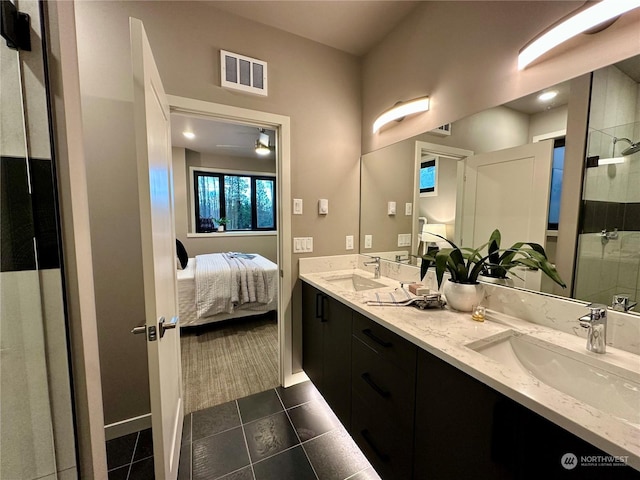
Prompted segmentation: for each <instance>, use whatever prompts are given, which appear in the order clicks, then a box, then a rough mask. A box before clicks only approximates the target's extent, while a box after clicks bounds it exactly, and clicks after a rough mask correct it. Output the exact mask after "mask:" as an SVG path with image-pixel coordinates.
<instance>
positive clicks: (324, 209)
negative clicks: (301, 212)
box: [318, 198, 329, 215]
mask: <svg viewBox="0 0 640 480" xmlns="http://www.w3.org/2000/svg"><path fill="white" fill-rule="evenodd" d="M328 213H329V200H327V199H326V198H321V199H320V200H318V214H319V215H327V214H328Z"/></svg>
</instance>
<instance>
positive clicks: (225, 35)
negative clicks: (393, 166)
mask: <svg viewBox="0 0 640 480" xmlns="http://www.w3.org/2000/svg"><path fill="white" fill-rule="evenodd" d="M582 3H583V2H582V1H575V2H538V1H536V2H533V1H531V2H424V3H423V4H422V5H420V6H419V7H418V9H417V10H416V11H415V12H413V13H412V15H410V16H409V17H408V18H407V19H405V21H403V22H401V24H400V25H399V26H398V27H397V28H396V29H395V30H394V31H393V32H392V33H391V34H390V35H389V36H387V37H386V38H385V40H384V41H383V42H381V43H380V44H379V45H378V46H377V47H376V48H375V49H374V50H373V51H372V52H370V53H369V54H368V55H366V57H364V59H362V60H360V59H358V58H355V57H353V56H350V55H348V54H345V53H342V52H339V51H337V50H335V49H332V48H328V47H325V46H321V45H318V44H316V43H314V42H311V41H308V40H305V39H302V38H300V37H296V36H294V35H290V34H287V33H284V32H281V31H278V30H275V29H272V28H269V27H266V26H263V25H260V24H258V23H254V22H251V21H247V20H244V19H241V18H238V17H235V16H233V15H229V14H226V13H222V12H220V11H218V10H216V9H215V8H214V7H211V6H210V5H208V4H204V2H203V3H199V2H143V1H141V2H108V1H107V2H99V1H95V2H93V1H92V2H79V3H78V4H77V12H76V13H77V15H76V18H77V24H78V27H77V29H78V43H79V59H80V75H81V88H82V95H83V98H82V100H83V115H84V125H85V147H86V153H87V158H88V164H87V175H88V187H89V188H88V189H89V201H90V208H91V221H92V226H91V229H92V232H91V233H92V248H93V253H94V255H93V263H94V271H95V281H96V309H97V315H98V330H99V341H100V354H101V360H102V363H103V370H102V373H103V388H104V403H105V420H106V422H107V423H110V422H114V421H118V420H122V419H125V418H129V417H133V416H136V415H141V414H144V413H147V412H148V411H149V406H148V392H147V390H146V387H145V385H146V381H147V378H146V358H145V346H144V344H143V341H142V340H141V339H139V338H135V337H133V336H132V335H130V334H129V330H130V329H131V327H132V326H134V325H135V324H137V323H138V322H139V321H141V319H142V318H143V316H144V315H143V313H144V312H143V303H142V274H141V258H140V252H139V219H138V213H137V186H136V181H135V169H136V167H135V154H134V153H135V150H134V144H133V121H132V106H131V99H132V88H131V67H130V54H129V33H128V17H129V16H130V15H131V16H135V17H137V18H140V19H141V20H142V21H143V22H144V24H145V27H146V29H147V33H148V35H149V38H150V43H151V45H152V48H153V51H154V55H155V56H156V60H157V63H158V68H159V71H160V75H161V77H162V78H163V81H164V84H165V89H166V91H167V93H170V94H174V95H180V96H185V97H191V98H195V99H200V100H207V101H212V102H218V103H223V104H229V105H234V106H238V107H244V108H250V109H255V110H262V111H268V112H272V113H277V114H282V115H288V116H290V117H291V137H292V145H291V158H292V172H291V181H292V196H293V197H294V198H302V199H303V200H304V205H305V209H304V212H305V213H304V215H301V216H297V215H296V216H294V217H293V218H292V234H293V236H311V237H314V249H315V250H314V252H313V253H311V254H308V255H309V256H316V255H331V254H340V253H346V250H345V235H357V234H358V218H359V156H360V152H361V150H362V151H366V152H368V151H372V150H374V149H376V148H379V147H381V146H385V145H390V144H392V143H394V142H396V141H398V140H402V139H406V138H409V137H411V136H414V135H416V134H418V133H420V132H423V131H425V130H429V129H432V128H435V127H437V126H438V125H441V124H443V123H447V122H451V121H454V120H456V119H458V118H462V117H464V116H467V115H470V114H472V113H474V112H478V111H480V110H483V109H485V108H487V107H490V106H494V105H497V104H502V103H505V102H506V101H509V100H512V99H515V98H517V97H520V96H523V95H525V94H528V93H531V92H533V91H535V90H538V89H540V88H541V87H543V86H546V85H549V84H555V83H558V82H560V81H563V80H566V79H568V78H571V77H574V76H576V75H579V74H581V73H585V72H588V71H592V70H595V69H597V68H599V67H601V66H602V65H604V64H609V63H612V62H614V61H617V60H620V59H623V58H626V57H629V56H631V55H634V54H637V53H640V45H638V43H637V21H638V18H639V17H640V13H638V12H633V13H631V14H629V15H625V16H623V17H622V18H621V19H620V20H618V21H617V22H616V23H615V24H614V25H613V26H612V27H610V28H609V29H607V30H605V31H603V32H601V33H599V34H598V35H597V36H588V38H580V39H578V40H576V42H574V44H573V45H572V48H570V49H568V51H564V52H563V53H561V54H556V55H553V56H551V58H549V59H546V61H545V62H541V63H540V64H539V65H535V66H534V67H532V68H530V69H528V70H526V71H525V72H517V71H516V68H515V58H516V55H517V52H518V50H519V49H520V48H521V47H522V46H523V45H524V44H526V43H527V42H528V41H529V40H530V39H531V38H532V37H534V36H535V35H536V34H537V33H538V32H540V31H541V30H543V29H544V28H546V27H547V26H548V25H549V24H551V23H553V22H555V21H556V20H557V19H558V18H560V17H562V16H564V15H566V14H567V13H569V12H570V11H572V10H573V9H575V8H577V7H579V6H580V5H582ZM487 32H490V34H487ZM585 37H587V36H585ZM443 39H444V40H443ZM443 42H444V43H443ZM221 48H222V49H228V50H231V51H234V52H237V53H241V54H245V55H249V56H252V57H256V58H259V59H261V60H265V61H267V62H269V72H270V77H271V78H270V79H269V90H270V94H269V96H268V97H266V98H264V97H256V96H250V95H242V94H239V93H235V92H232V91H227V90H224V89H222V88H220V87H219V70H218V60H217V58H218V57H217V54H218V50H219V49H221ZM569 58H570V59H571V61H568V59H569ZM361 79H362V82H361ZM425 93H426V94H430V95H432V99H433V102H432V109H431V111H430V112H428V113H427V114H425V115H423V116H417V117H416V118H407V119H406V120H405V121H404V122H402V123H401V124H398V125H397V126H395V127H393V128H390V129H387V130H385V131H383V132H381V133H380V134H378V136H376V137H374V136H373V135H372V134H371V132H370V128H371V124H372V122H373V119H374V118H375V117H376V116H377V115H378V114H379V113H380V112H382V111H384V110H386V109H387V108H389V106H391V105H393V104H394V103H395V102H397V101H398V100H404V99H410V98H413V97H416V96H418V95H423V94H425ZM361 130H362V135H361ZM318 131H321V133H322V139H323V144H322V146H321V147H320V148H319V147H317V146H316V144H315V143H314V142H312V140H313V139H315V138H317V136H318ZM360 145H362V148H360ZM319 198H328V199H329V202H330V206H332V208H330V212H331V213H330V214H329V215H327V216H324V217H319V216H318V215H317V213H316V209H315V208H314V207H315V205H316V202H317V200H318V199H319ZM296 258H297V257H296V256H294V268H293V269H292V270H293V271H292V272H291V275H292V279H294V280H295V279H296V277H297V264H296V262H295V260H296ZM287 307H288V308H289V307H290V308H291V309H292V312H293V321H294V325H293V327H294V332H293V336H294V370H295V368H296V367H299V363H297V362H296V361H295V359H298V358H299V349H297V347H299V343H300V330H299V326H300V324H299V322H300V294H299V284H296V288H295V290H294V298H293V302H292V305H291V306H287ZM132 392H136V393H137V394H136V395H132Z"/></svg>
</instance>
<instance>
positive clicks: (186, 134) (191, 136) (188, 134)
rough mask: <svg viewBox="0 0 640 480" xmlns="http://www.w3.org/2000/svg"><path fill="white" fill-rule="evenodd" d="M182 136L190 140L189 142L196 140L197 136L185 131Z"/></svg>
mask: <svg viewBox="0 0 640 480" xmlns="http://www.w3.org/2000/svg"><path fill="white" fill-rule="evenodd" d="M182 135H184V136H185V138H188V139H189V140H193V139H194V138H196V134H195V133H193V132H190V131H186V130H185V131H184V132H182Z"/></svg>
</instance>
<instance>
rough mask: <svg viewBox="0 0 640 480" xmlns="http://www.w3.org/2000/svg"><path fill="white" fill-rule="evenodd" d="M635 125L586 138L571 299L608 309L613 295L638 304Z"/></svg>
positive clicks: (639, 168) (639, 133)
mask: <svg viewBox="0 0 640 480" xmlns="http://www.w3.org/2000/svg"><path fill="white" fill-rule="evenodd" d="M627 138H629V139H634V138H640V122H634V123H630V124H624V125H618V126H615V127H611V128H606V129H602V130H592V131H591V132H590V133H589V143H588V150H587V152H588V155H587V156H588V158H589V160H588V163H587V169H586V172H585V184H584V193H583V220H582V229H581V232H580V235H579V237H578V258H577V264H576V268H577V274H576V284H575V291H574V296H575V298H579V299H581V300H586V301H590V302H595V303H602V304H604V305H611V303H612V299H613V296H614V295H625V296H628V297H629V299H630V301H631V302H637V301H638V298H640V275H639V272H640V189H638V184H639V182H640V152H637V153H633V154H631V155H622V152H623V151H625V149H627V148H628V147H629V143H628V142H627V141H624V140H622V139H625V140H626V139H627Z"/></svg>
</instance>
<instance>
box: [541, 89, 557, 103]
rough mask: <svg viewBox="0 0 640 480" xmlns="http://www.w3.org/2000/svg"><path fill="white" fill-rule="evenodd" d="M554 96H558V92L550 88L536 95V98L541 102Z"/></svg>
mask: <svg viewBox="0 0 640 480" xmlns="http://www.w3.org/2000/svg"><path fill="white" fill-rule="evenodd" d="M556 96H558V92H556V91H555V90H550V91H548V92H542V93H541V94H540V95H538V100H540V101H541V102H548V101H549V100H551V99H553V98H556Z"/></svg>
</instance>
